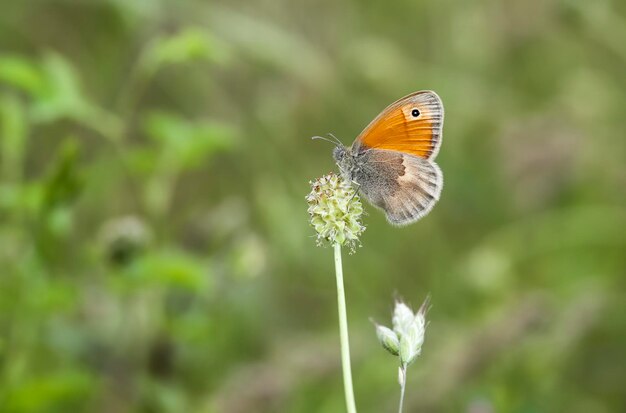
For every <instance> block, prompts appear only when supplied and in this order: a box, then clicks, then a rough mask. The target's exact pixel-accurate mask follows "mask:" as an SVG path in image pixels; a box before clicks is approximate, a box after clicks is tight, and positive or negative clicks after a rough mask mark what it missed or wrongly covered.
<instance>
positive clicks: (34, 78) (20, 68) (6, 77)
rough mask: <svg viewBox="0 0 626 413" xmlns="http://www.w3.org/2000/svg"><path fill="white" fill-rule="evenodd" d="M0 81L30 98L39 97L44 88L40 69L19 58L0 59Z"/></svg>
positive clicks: (27, 60) (43, 77)
mask: <svg viewBox="0 0 626 413" xmlns="http://www.w3.org/2000/svg"><path fill="white" fill-rule="evenodd" d="M0 81H3V82H6V83H8V84H10V85H12V86H15V87H17V88H19V89H22V90H24V91H25V92H28V93H29V94H30V95H31V96H38V95H41V94H42V93H43V91H44V89H45V87H46V86H45V85H46V80H45V76H44V74H43V72H42V70H41V67H40V66H39V65H38V64H36V63H34V62H33V61H32V60H30V59H27V58H24V57H20V56H3V57H0Z"/></svg>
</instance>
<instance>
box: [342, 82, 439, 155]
mask: <svg viewBox="0 0 626 413" xmlns="http://www.w3.org/2000/svg"><path fill="white" fill-rule="evenodd" d="M442 128H443V104H442V103H441V99H440V98H439V96H438V95H437V94H436V93H435V92H432V91H420V92H415V93H412V94H410V95H408V96H405V97H403V98H401V99H399V100H397V101H396V102H394V103H392V104H391V105H389V106H388V107H387V108H386V109H385V110H383V111H382V112H381V113H380V115H378V116H377V117H376V118H375V119H374V120H373V121H372V122H371V123H370V124H369V125H368V126H367V127H366V128H365V129H364V130H363V132H361V134H360V135H359V136H358V137H357V139H356V141H355V142H354V146H353V150H355V151H357V152H358V151H364V150H367V149H386V150H392V151H398V152H403V153H409V154H411V155H415V156H419V157H420V158H423V159H433V158H434V157H435V156H436V155H437V152H438V151H439V147H440V146H441V131H442Z"/></svg>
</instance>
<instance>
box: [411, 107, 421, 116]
mask: <svg viewBox="0 0 626 413" xmlns="http://www.w3.org/2000/svg"><path fill="white" fill-rule="evenodd" d="M419 115H420V111H419V110H418V109H413V110H412V111H411V116H413V117H414V118H416V117H418V116H419Z"/></svg>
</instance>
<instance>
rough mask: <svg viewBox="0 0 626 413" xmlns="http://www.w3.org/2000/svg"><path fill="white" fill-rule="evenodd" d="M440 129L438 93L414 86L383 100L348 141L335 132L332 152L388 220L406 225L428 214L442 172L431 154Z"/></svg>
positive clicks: (343, 170) (347, 176)
mask: <svg viewBox="0 0 626 413" xmlns="http://www.w3.org/2000/svg"><path fill="white" fill-rule="evenodd" d="M442 129H443V104H442V102H441V99H440V98H439V96H438V95H437V94H436V93H435V92H432V91H419V92H414V93H411V94H410V95H408V96H405V97H403V98H401V99H398V100H397V101H395V102H394V103H392V104H391V105H389V106H387V108H385V109H384V110H383V111H382V112H381V113H380V114H379V115H378V116H377V117H376V118H375V119H374V120H373V121H372V122H370V124H369V125H367V127H366V128H365V129H364V130H363V132H361V133H360V134H359V136H357V138H356V139H355V141H354V143H353V144H352V146H350V147H346V146H344V145H343V144H341V142H339V140H337V139H336V138H335V141H334V142H333V143H334V144H335V145H336V147H335V149H334V151H333V157H334V158H335V162H336V163H337V166H338V167H339V169H340V171H341V175H342V177H343V178H344V179H345V180H347V181H349V182H352V183H354V184H355V185H356V187H357V188H358V191H359V193H360V194H361V195H362V196H363V197H364V198H365V199H367V200H368V201H369V202H370V203H371V204H372V205H374V206H376V207H378V208H380V209H382V210H383V211H384V212H385V214H386V216H387V220H388V221H389V222H390V223H391V224H392V225H397V226H403V225H408V224H411V223H413V222H416V221H417V220H419V219H420V218H422V217H423V216H425V215H426V214H428V213H429V212H430V210H431V209H432V208H433V206H434V205H435V203H436V202H437V201H438V200H439V196H440V194H441V189H442V187H443V174H442V172H441V169H440V168H439V166H437V164H436V163H435V162H434V159H435V157H436V156H437V153H438V152H439V148H440V147H441V138H442ZM331 136H332V135H331ZM316 138H320V137H316ZM321 139H323V138H321Z"/></svg>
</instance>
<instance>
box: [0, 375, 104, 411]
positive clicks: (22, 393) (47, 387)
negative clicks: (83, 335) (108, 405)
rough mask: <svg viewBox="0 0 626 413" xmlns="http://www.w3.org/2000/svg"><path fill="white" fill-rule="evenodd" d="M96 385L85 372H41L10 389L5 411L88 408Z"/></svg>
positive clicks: (77, 409)
mask: <svg viewBox="0 0 626 413" xmlns="http://www.w3.org/2000/svg"><path fill="white" fill-rule="evenodd" d="M94 384H95V382H94V380H93V379H92V378H91V377H90V376H89V375H87V373H85V372H83V371H60V372H56V373H51V374H41V375H40V376H38V377H33V378H32V379H30V380H28V381H26V382H25V383H22V384H21V385H20V386H19V387H17V388H16V389H14V390H10V391H9V392H8V397H7V402H6V403H4V406H3V409H2V410H3V411H4V412H7V413H10V412H20V413H31V412H32V413H40V412H41V413H43V412H50V413H53V412H59V413H60V412H68V411H79V410H82V409H83V408H84V407H86V402H87V400H88V398H89V396H90V395H91V393H92V391H93V386H94Z"/></svg>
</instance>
